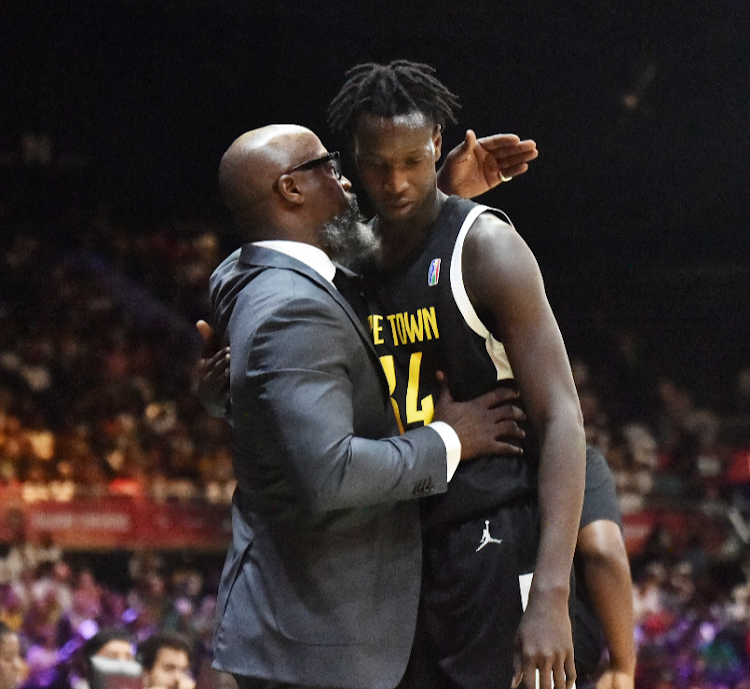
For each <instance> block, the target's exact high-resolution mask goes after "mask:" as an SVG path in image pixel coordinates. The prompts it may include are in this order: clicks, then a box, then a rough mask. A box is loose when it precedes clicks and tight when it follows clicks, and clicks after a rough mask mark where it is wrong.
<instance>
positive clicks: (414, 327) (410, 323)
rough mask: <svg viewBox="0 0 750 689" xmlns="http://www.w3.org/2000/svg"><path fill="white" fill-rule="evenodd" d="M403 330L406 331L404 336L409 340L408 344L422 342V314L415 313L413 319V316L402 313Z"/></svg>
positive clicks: (419, 312)
mask: <svg viewBox="0 0 750 689" xmlns="http://www.w3.org/2000/svg"><path fill="white" fill-rule="evenodd" d="M404 329H405V330H406V336H407V337H408V338H409V342H411V343H413V342H414V340H419V341H420V342H421V341H422V331H423V328H422V312H421V311H417V317H416V319H415V318H414V314H409V313H406V311H404Z"/></svg>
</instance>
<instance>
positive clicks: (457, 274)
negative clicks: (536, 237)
mask: <svg viewBox="0 0 750 689" xmlns="http://www.w3.org/2000/svg"><path fill="white" fill-rule="evenodd" d="M486 211H489V212H491V213H493V214H495V215H498V216H499V217H500V219H501V220H504V221H505V222H507V223H508V224H509V225H510V226H511V227H513V223H512V222H511V221H510V218H509V217H508V216H507V215H506V214H505V213H503V211H501V210H498V209H497V208H490V207H489V206H481V205H480V206H475V207H474V208H472V209H471V211H470V212H469V214H468V215H467V216H466V218H465V219H464V222H463V225H461V229H460V230H459V231H458V236H457V237H456V243H455V244H454V246H453V254H452V255H451V270H450V281H451V291H452V292H453V299H454V300H455V302H456V306H457V307H458V310H459V311H460V312H461V315H462V316H463V317H464V320H465V321H466V324H467V325H468V326H469V327H470V328H471V329H472V330H473V331H474V332H475V333H476V334H477V335H479V337H481V338H482V339H483V340H486V339H487V338H488V337H489V336H490V331H489V328H487V326H486V325H485V324H484V323H482V320H481V319H480V318H479V316H478V315H477V312H476V310H475V309H474V306H473V305H472V303H471V300H470V299H469V295H468V294H467V292H466V287H465V285H464V276H463V269H462V267H461V261H462V258H463V250H464V241H465V240H466V235H467V234H468V233H469V230H470V229H471V226H472V225H473V224H474V221H475V220H476V219H477V218H478V217H479V216H480V215H481V214H482V213H484V212H486Z"/></svg>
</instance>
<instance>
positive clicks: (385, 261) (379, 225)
mask: <svg viewBox="0 0 750 689" xmlns="http://www.w3.org/2000/svg"><path fill="white" fill-rule="evenodd" d="M447 198H448V197H447V196H446V195H445V194H444V193H443V192H441V191H437V193H436V194H435V196H434V197H432V198H430V199H429V200H428V201H427V203H426V204H425V206H424V208H423V209H422V212H420V213H419V214H418V215H417V216H416V217H412V218H408V219H405V220H403V221H400V220H388V219H384V218H381V217H380V216H377V217H376V218H375V226H374V229H375V233H376V234H377V236H378V239H379V247H378V263H379V264H380V267H381V268H382V269H383V270H390V269H392V268H395V267H396V266H397V265H398V264H399V263H401V262H402V261H403V260H404V259H406V258H408V257H409V256H411V255H412V254H413V253H414V252H415V250H416V249H417V247H419V246H421V245H422V244H423V243H424V241H425V239H426V238H427V235H428V234H429V232H430V229H431V228H432V225H433V223H434V222H435V220H436V219H437V217H438V215H439V213H440V209H441V208H442V207H443V204H444V203H445V200H446V199H447Z"/></svg>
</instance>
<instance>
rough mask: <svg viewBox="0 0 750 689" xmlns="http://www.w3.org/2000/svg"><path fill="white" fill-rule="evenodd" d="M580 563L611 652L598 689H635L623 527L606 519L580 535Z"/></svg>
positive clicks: (630, 597)
mask: <svg viewBox="0 0 750 689" xmlns="http://www.w3.org/2000/svg"><path fill="white" fill-rule="evenodd" d="M576 560H577V561H580V563H581V571H582V572H583V579H584V581H583V583H584V585H585V586H586V589H587V590H588V592H589V596H590V597H591V601H592V602H593V604H594V609H595V611H596V614H597V616H598V617H599V621H600V622H601V624H602V629H603V630H604V638H605V640H606V642H607V647H608V649H609V661H610V662H609V666H608V668H607V670H606V671H605V672H604V674H603V675H602V676H601V678H600V679H599V680H598V681H597V685H596V686H597V689H633V686H634V683H635V662H636V653H635V641H634V638H633V624H634V623H633V582H632V579H631V576H630V564H629V562H628V553H627V551H626V549H625V541H624V540H623V537H622V531H621V530H620V527H619V526H618V525H617V524H615V523H614V522H612V521H609V520H606V519H598V520H596V521H594V522H591V523H590V524H587V525H586V526H584V527H583V528H582V529H581V531H580V532H579V534H578V544H577V545H576Z"/></svg>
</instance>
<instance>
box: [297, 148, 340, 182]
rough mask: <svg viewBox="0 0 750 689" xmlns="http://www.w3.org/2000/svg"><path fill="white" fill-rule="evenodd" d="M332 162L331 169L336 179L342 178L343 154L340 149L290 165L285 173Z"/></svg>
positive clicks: (310, 168)
mask: <svg viewBox="0 0 750 689" xmlns="http://www.w3.org/2000/svg"><path fill="white" fill-rule="evenodd" d="M326 164H330V169H331V171H332V172H333V176H334V177H335V178H336V179H339V180H340V179H341V154H340V153H339V152H338V151H331V152H330V153H326V154H325V155H324V156H321V157H320V158H313V159H312V160H306V161H305V162H304V163H300V164H299V165H295V166H294V167H290V168H289V169H288V170H287V171H286V172H285V173H284V174H285V175H288V174H289V173H290V172H296V171H297V170H312V169H313V168H316V167H319V166H320V165H326Z"/></svg>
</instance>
